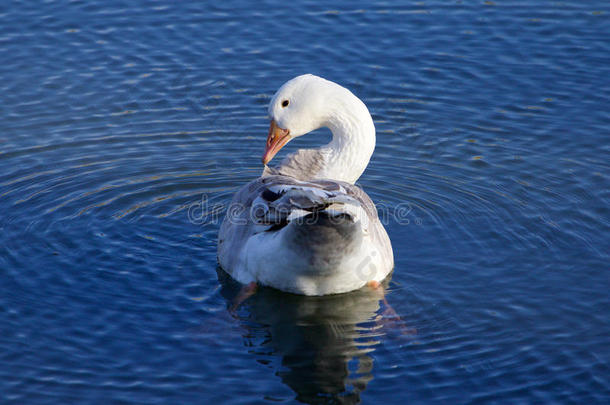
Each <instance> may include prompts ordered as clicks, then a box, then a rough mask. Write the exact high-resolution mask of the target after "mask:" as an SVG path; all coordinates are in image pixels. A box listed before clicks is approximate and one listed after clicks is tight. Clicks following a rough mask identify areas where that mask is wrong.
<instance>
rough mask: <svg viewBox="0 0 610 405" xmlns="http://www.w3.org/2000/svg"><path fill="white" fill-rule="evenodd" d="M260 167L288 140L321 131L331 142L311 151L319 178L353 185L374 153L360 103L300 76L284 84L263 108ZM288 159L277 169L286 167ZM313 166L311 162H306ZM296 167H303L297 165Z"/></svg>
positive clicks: (340, 90)
mask: <svg viewBox="0 0 610 405" xmlns="http://www.w3.org/2000/svg"><path fill="white" fill-rule="evenodd" d="M268 111H269V118H270V120H271V123H270V126H269V133H268V136H267V143H266V147H265V152H264V154H263V157H262V162H263V164H264V165H266V164H267V163H269V162H270V161H271V159H273V157H274V156H275V155H276V154H277V153H278V151H279V150H280V149H282V148H283V147H284V146H285V145H286V144H287V143H288V142H290V141H291V140H292V139H294V138H297V137H300V136H303V135H306V134H308V133H310V132H312V131H315V130H316V129H318V128H322V127H327V128H329V129H330V130H331V132H332V133H333V139H332V141H331V142H330V143H329V144H328V145H324V146H323V147H321V148H320V149H317V150H315V151H317V152H319V153H318V154H317V155H316V156H318V158H319V159H318V160H323V161H318V162H315V165H316V166H319V167H321V168H322V169H323V170H321V171H320V172H319V175H320V176H321V177H325V178H330V179H336V180H346V181H355V179H357V178H358V177H359V176H360V174H361V173H362V172H363V171H364V169H365V168H366V166H367V164H368V162H369V159H370V157H371V154H372V153H373V150H374V148H375V127H374V125H373V120H372V118H371V115H370V113H369V111H368V109H367V108H366V106H365V105H364V103H363V102H362V101H361V100H360V99H359V98H358V97H356V96H355V95H354V94H352V92H350V91H349V90H348V89H346V88H344V87H342V86H340V85H338V84H336V83H334V82H331V81H329V80H326V79H323V78H321V77H318V76H314V75H311V74H306V75H302V76H297V77H295V78H294V79H291V80H289V81H288V82H286V83H284V84H283V85H282V87H280V89H279V90H278V91H277V92H276V93H275V95H274V96H273V98H272V99H271V102H270V103H269V110H268ZM289 160H290V156H289V157H288V158H287V160H285V161H284V162H283V165H289V164H290V161H289ZM312 164H313V162H312ZM299 166H301V167H302V166H303V164H302V162H301V163H300V164H299Z"/></svg>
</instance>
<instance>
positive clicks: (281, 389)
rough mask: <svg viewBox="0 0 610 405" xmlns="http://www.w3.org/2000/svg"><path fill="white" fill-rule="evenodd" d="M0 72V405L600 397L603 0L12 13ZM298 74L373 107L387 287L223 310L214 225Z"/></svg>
mask: <svg viewBox="0 0 610 405" xmlns="http://www.w3.org/2000/svg"><path fill="white" fill-rule="evenodd" d="M0 61H2V63H1V64H0V78H1V80H0V94H1V96H0V114H1V115H0V116H1V118H2V119H1V120H0V291H1V292H2V293H1V294H0V325H2V333H1V334H0V399H1V401H0V402H2V403H15V404H26V403H27V404H39V403H52V404H56V403H66V404H67V403H134V404H139V403H141V404H150V403H163V404H166V403H223V404H224V403H229V404H238V403H239V404H241V403H265V402H267V403H275V402H286V403H293V402H297V401H300V402H304V403H357V402H359V401H361V402H363V403H370V404H374V403H388V404H393V403H397V404H404V403H406V402H411V403H422V402H426V403H447V404H454V403H511V404H515V403H578V404H593V403H608V402H610V299H609V293H608V291H609V290H610V277H609V273H608V271H609V268H608V267H609V266H608V263H609V259H610V181H609V176H610V159H609V158H610V81H609V77H610V5H609V4H608V2H606V1H588V2H577V1H568V2H553V1H541V0H538V1H527V2H526V1H522V2H519V1H514V2H505V1H500V0H494V1H493V2H490V1H486V2H483V1H472V2H471V1H468V2H466V1H463V2H462V1H457V2H445V1H423V2H373V3H369V2H358V1H356V2H354V1H349V2H348V1H344V2H339V3H337V4H333V5H325V4H322V2H320V3H318V2H313V1H305V2H300V3H299V4H298V5H297V3H295V2H291V3H290V5H284V3H283V2H271V1H266V2H258V3H251V2H247V1H243V0H242V1H235V2H230V1H225V2H221V3H220V4H204V3H202V2H186V1H180V2H145V1H141V0H134V1H130V2H117V1H105V2H101V1H100V2H59V1H58V2H46V1H45V2H37V1H12V2H4V3H2V5H0ZM307 72H310V73H315V74H318V75H321V76H323V77H326V78H328V79H331V80H333V81H336V82H338V83H340V84H342V85H344V86H346V87H348V88H350V89H351V90H352V91H353V92H354V93H355V94H356V95H358V96H359V97H361V98H362V99H363V100H364V102H365V103H366V104H367V105H368V106H369V109H370V110H371V112H372V114H373V118H374V120H375V123H376V127H377V133H378V137H377V149H376V151H375V154H374V157H373V159H372V161H371V163H370V166H369V168H368V169H367V171H366V172H365V174H364V175H363V177H362V178H361V179H360V181H359V184H360V185H361V186H362V187H363V188H364V189H365V190H366V191H367V192H368V193H369V194H370V196H371V197H372V199H373V200H374V201H375V202H377V203H379V204H380V207H382V208H383V209H384V210H386V211H387V212H390V213H391V214H392V215H389V216H388V218H387V226H386V227H387V230H388V233H389V235H390V238H391V240H392V244H393V247H394V253H395V258H396V267H395V270H394V272H393V275H392V279H391V281H389V282H388V283H387V286H386V291H385V302H384V298H383V297H382V296H380V295H379V294H378V293H377V292H371V291H367V290H363V291H357V292H354V293H350V294H344V295H338V296H330V297H321V298H313V297H310V298H307V297H299V296H294V295H290V294H284V293H280V292H277V291H274V290H270V289H263V290H262V291H260V292H259V293H257V294H256V295H254V296H253V297H251V298H250V299H248V300H247V301H246V302H245V303H244V304H243V305H242V306H241V307H239V309H238V310H237V311H236V312H232V311H229V310H228V307H229V306H230V305H231V303H232V302H233V299H234V297H235V295H236V294H237V291H238V290H239V286H238V285H235V284H234V283H233V282H231V280H230V279H228V277H227V276H226V275H225V274H224V273H222V271H221V270H219V269H217V262H216V235H217V232H218V227H219V219H220V218H222V215H223V208H224V207H225V206H226V205H227V204H228V203H229V201H230V198H231V195H232V194H233V192H234V191H235V190H236V189H237V188H238V187H239V186H240V185H242V184H244V182H246V181H248V180H250V179H252V178H254V177H256V176H257V175H258V174H259V173H260V170H261V166H260V156H261V153H262V151H263V148H264V142H265V137H266V131H267V126H268V121H267V118H266V104H267V103H268V101H269V100H270V97H271V95H272V94H273V93H274V92H275V90H276V89H277V88H278V87H279V86H280V85H281V84H282V83H283V82H284V81H286V80H288V79H290V78H292V77H293V76H296V75H298V74H302V73H307ZM327 138H328V131H320V132H319V134H317V135H311V136H308V137H305V138H301V139H299V141H298V142H296V141H295V142H293V143H291V145H289V147H287V149H288V150H294V148H298V147H303V146H313V145H319V144H321V143H322V142H325V141H326V139H327ZM283 153H285V152H283ZM282 155H283V154H280V156H279V157H280V158H281V156H282ZM276 160H279V159H276ZM397 207H399V208H400V209H397ZM392 310H393V311H394V312H395V313H396V314H397V315H398V316H399V317H400V319H397V317H396V316H395V315H394V316H392ZM388 314H390V315H388ZM214 401H215V402H214Z"/></svg>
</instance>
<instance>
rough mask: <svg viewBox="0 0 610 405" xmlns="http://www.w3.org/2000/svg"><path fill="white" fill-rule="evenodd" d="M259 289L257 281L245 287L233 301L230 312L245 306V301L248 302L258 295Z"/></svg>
mask: <svg viewBox="0 0 610 405" xmlns="http://www.w3.org/2000/svg"><path fill="white" fill-rule="evenodd" d="M257 288H258V284H257V283H256V282H255V281H253V282H251V283H248V284H246V285H245V286H243V287H242V288H241V290H240V291H239V293H238V294H237V296H236V297H235V298H234V299H233V303H232V304H231V306H230V307H229V311H230V312H235V311H237V308H239V306H240V305H241V304H243V302H244V301H245V300H247V299H248V298H250V297H251V296H253V295H254V294H255V293H256V290H257Z"/></svg>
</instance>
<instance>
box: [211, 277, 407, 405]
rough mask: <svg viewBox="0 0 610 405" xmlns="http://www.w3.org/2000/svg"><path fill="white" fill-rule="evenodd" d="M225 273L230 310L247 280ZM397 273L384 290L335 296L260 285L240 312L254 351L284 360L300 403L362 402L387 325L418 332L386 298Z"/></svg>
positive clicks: (281, 373)
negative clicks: (289, 290) (238, 279)
mask: <svg viewBox="0 0 610 405" xmlns="http://www.w3.org/2000/svg"><path fill="white" fill-rule="evenodd" d="M218 277H219V281H220V283H221V285H222V289H221V294H222V295H223V297H224V298H225V299H226V300H227V306H228V307H229V308H230V307H231V306H232V305H233V303H234V300H235V298H236V297H237V296H238V294H239V290H240V285H239V284H237V283H236V282H235V281H233V280H232V279H231V278H230V276H228V275H227V274H226V273H224V271H223V270H221V269H218ZM389 278H390V277H388V278H387V279H386V280H385V281H384V283H383V284H382V285H381V286H380V287H379V288H377V289H372V288H368V287H365V288H363V289H360V290H356V291H353V292H350V293H344V294H337V295H327V296H302V295H295V294H290V293H285V292H281V291H278V290H275V289H271V288H259V289H258V291H257V292H256V294H254V295H252V296H251V297H249V298H248V299H247V300H245V301H244V302H243V303H241V305H240V306H239V308H238V309H236V310H235V311H232V314H233V316H234V317H235V318H236V319H237V320H239V322H240V324H241V326H242V327H243V329H244V330H245V333H244V338H245V340H246V345H247V346H248V347H250V348H251V352H252V353H253V354H257V355H260V356H274V357H278V358H279V359H280V361H281V368H280V369H279V370H278V371H277V373H276V374H277V375H278V376H279V377H280V378H281V379H282V381H283V382H284V383H285V384H286V385H288V386H289V387H290V388H291V389H292V390H293V391H294V392H295V393H296V399H297V400H298V401H300V402H304V403H312V404H313V403H315V404H319V403H347V404H354V403H359V402H360V393H361V392H362V391H364V390H365V389H366V387H367V384H368V383H369V381H371V380H372V379H373V364H374V361H373V358H372V357H371V353H372V352H373V351H375V348H376V346H377V345H378V344H379V341H380V339H381V338H382V337H383V336H385V335H386V331H387V330H388V329H387V326H389V327H390V330H397V329H398V330H399V331H401V332H402V334H403V335H404V334H406V333H408V334H412V333H415V332H414V331H413V330H409V329H407V328H406V325H404V323H402V321H401V320H400V318H398V317H397V315H396V313H395V312H394V311H393V310H392V308H391V307H390V306H389V305H388V303H387V301H386V300H385V298H384V295H385V291H386V289H387V286H388V283H389ZM260 361H261V362H262V363H266V361H264V360H260Z"/></svg>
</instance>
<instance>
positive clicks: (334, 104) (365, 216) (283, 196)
mask: <svg viewBox="0 0 610 405" xmlns="http://www.w3.org/2000/svg"><path fill="white" fill-rule="evenodd" d="M268 112H269V118H270V120H271V123H270V127H269V134H268V137H267V142H266V147H265V151H264V154H263V157H262V163H263V171H262V174H261V177H259V178H257V179H255V180H253V181H251V182H249V183H247V184H245V185H244V186H243V187H241V189H239V190H238V191H237V192H236V194H235V195H234V197H233V200H232V201H231V203H230V205H229V207H228V209H227V212H226V215H225V218H224V220H223V222H222V224H221V227H220V231H219V234H218V262H219V265H220V267H221V268H222V269H223V270H225V271H226V272H227V273H228V274H229V275H231V276H232V277H233V278H234V279H235V280H237V281H238V282H240V283H242V284H245V285H246V286H247V287H249V290H246V293H245V294H246V295H245V297H247V295H248V294H251V293H253V291H255V289H256V286H258V285H264V286H268V287H273V288H275V289H278V290H282V291H286V292H290V293H295V294H301V295H328V294H338V293H344V292H348V291H352V290H357V289H360V288H362V287H364V286H366V285H368V286H372V287H374V288H376V287H378V286H379V285H380V282H381V281H382V280H384V279H385V278H386V277H387V276H388V274H389V273H390V272H391V271H392V268H393V267H394V256H393V252H392V245H391V242H390V238H389V237H388V234H387V232H386V230H385V229H384V227H383V225H382V223H381V222H380V220H379V217H378V215H377V210H376V207H375V205H374V203H373V202H372V201H371V199H370V198H369V196H368V195H367V194H366V193H365V192H364V191H363V190H362V189H361V188H359V187H358V186H357V185H355V184H354V183H355V182H356V181H357V180H358V178H360V175H361V174H362V173H363V172H364V170H365V169H366V167H367V165H368V163H369V160H370V158H371V155H372V154H373V151H374V149H375V125H374V124H373V119H372V117H371V114H370V113H369V111H368V109H367V107H366V105H365V104H364V103H363V102H362V101H361V100H360V99H359V98H358V97H356V96H355V95H354V94H353V93H352V92H351V91H349V90H348V89H346V88H345V87H342V86H340V85H339V84H336V83H334V82H331V81H329V80H326V79H323V78H321V77H318V76H315V75H311V74H306V75H302V76H297V77H295V78H293V79H291V80H289V81H288V82H286V83H284V84H283V85H282V86H281V87H280V89H279V90H278V91H277V92H276V93H275V95H274V96H273V98H272V99H271V102H270V103H269V108H268ZM323 127H326V128H329V129H330V131H331V132H332V140H331V141H330V143H328V144H327V145H324V146H321V147H319V148H315V149H298V150H297V151H296V152H294V153H291V154H289V155H288V156H286V157H285V158H284V160H282V162H281V163H280V165H279V166H277V167H269V166H268V165H267V164H268V163H269V162H270V161H271V160H272V159H273V157H274V156H275V155H276V154H277V153H278V151H279V150H280V149H282V147H284V146H285V145H286V144H287V143H288V142H290V141H291V140H293V139H295V138H298V137H300V136H303V135H306V134H308V133H310V132H312V131H314V130H316V129H318V128H323ZM248 291H249V292H248ZM243 298H244V297H242V298H241V299H243Z"/></svg>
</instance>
